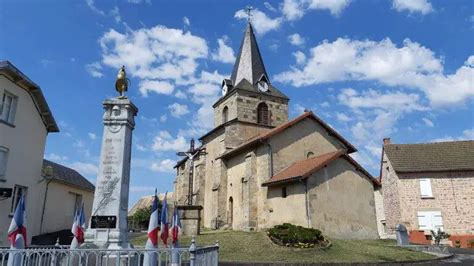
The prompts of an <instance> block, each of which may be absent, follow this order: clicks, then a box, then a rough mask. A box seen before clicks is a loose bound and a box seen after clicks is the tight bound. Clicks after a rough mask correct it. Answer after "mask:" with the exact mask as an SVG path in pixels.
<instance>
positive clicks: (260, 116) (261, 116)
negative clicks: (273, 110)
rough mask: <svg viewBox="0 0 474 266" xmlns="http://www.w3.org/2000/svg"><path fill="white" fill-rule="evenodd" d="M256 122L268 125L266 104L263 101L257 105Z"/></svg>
mask: <svg viewBox="0 0 474 266" xmlns="http://www.w3.org/2000/svg"><path fill="white" fill-rule="evenodd" d="M257 123H259V124H262V125H268V106H267V105H266V104H265V103H260V104H259V105H258V106H257Z"/></svg>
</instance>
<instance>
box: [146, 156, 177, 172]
mask: <svg viewBox="0 0 474 266" xmlns="http://www.w3.org/2000/svg"><path fill="white" fill-rule="evenodd" d="M175 164H176V162H175V161H173V160H170V159H165V160H161V161H159V162H154V163H152V164H151V167H150V170H152V171H154V172H165V173H173V172H175V170H174V169H173V166H175Z"/></svg>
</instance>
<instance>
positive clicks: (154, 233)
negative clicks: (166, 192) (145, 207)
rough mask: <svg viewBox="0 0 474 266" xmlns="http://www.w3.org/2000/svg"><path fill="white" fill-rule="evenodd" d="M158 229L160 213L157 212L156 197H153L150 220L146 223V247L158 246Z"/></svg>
mask: <svg viewBox="0 0 474 266" xmlns="http://www.w3.org/2000/svg"><path fill="white" fill-rule="evenodd" d="M159 231H160V215H159V212H158V197H157V196H156V191H155V196H154V197H153V204H152V206H151V214H150V222H149V223H148V240H147V241H146V245H145V246H146V248H147V249H148V248H156V247H157V246H158V232H159Z"/></svg>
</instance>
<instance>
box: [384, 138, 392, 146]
mask: <svg viewBox="0 0 474 266" xmlns="http://www.w3.org/2000/svg"><path fill="white" fill-rule="evenodd" d="M387 144H392V142H391V141H390V138H384V139H383V145H387Z"/></svg>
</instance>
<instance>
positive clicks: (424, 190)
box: [420, 179, 433, 198]
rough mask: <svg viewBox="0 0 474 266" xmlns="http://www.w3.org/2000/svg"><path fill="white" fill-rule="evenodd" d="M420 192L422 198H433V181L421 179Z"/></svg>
mask: <svg viewBox="0 0 474 266" xmlns="http://www.w3.org/2000/svg"><path fill="white" fill-rule="evenodd" d="M420 192H421V197H422V198H430V197H433V193H432V191H431V180H429V179H420Z"/></svg>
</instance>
